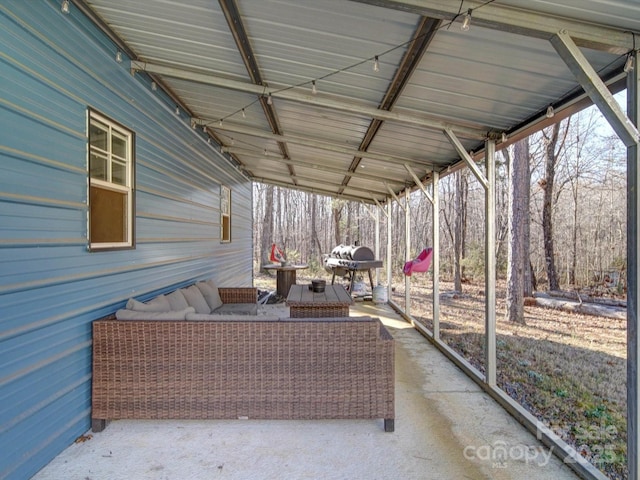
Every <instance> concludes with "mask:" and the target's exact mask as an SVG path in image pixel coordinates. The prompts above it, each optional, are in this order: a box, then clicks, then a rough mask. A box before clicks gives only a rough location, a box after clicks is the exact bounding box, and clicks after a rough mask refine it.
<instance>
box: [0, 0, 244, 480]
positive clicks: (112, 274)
mask: <svg viewBox="0 0 640 480" xmlns="http://www.w3.org/2000/svg"><path fill="white" fill-rule="evenodd" d="M0 44H1V45H2V48H0V82H1V85H2V89H1V92H2V93H1V94H0V122H1V128H0V366H1V369H0V451H2V455H1V456H0V478H2V479H4V478H7V479H18V478H20V479H23V478H28V477H30V476H31V475H33V474H34V473H35V472H36V471H38V470H39V469H40V468H41V467H42V466H43V465H45V464H46V463H47V462H49V461H50V460H51V458H53V457H54V456H55V455H56V454H57V453H59V452H60V451H61V450H62V449H64V448H65V447H66V446H68V445H69V444H70V443H71V442H73V440H74V439H75V438H76V437H78V436H79V435H81V434H82V433H84V432H85V431H86V430H87V429H88V428H89V426H90V408H91V400H90V393H91V322H92V321H93V320H95V319H96V318H100V317H102V316H105V315H107V314H110V313H113V312H114V311H115V310H116V309H117V308H120V307H122V305H123V304H124V302H125V301H126V300H127V299H128V298H129V297H136V298H141V299H146V298H149V297H151V296H153V295H156V294H157V293H160V292H166V291H170V290H173V289H174V288H177V287H179V286H182V285H185V284H188V283H191V282H192V281H194V280H195V279H199V278H207V277H213V278H215V279H216V280H217V281H218V282H219V283H220V284H221V285H251V284H252V265H251V259H252V255H251V249H252V226H251V222H252V215H251V202H252V196H251V195H252V188H251V184H250V182H249V181H247V179H246V178H245V177H243V176H241V175H240V174H239V173H238V172H237V171H236V169H235V168H233V166H232V165H230V164H229V163H228V162H226V160H224V159H223V158H222V157H221V156H220V154H219V153H217V152H216V151H215V149H214V148H213V147H214V146H213V145H209V144H207V142H206V141H205V140H204V138H203V137H202V132H196V131H194V130H192V129H191V128H190V126H189V123H188V119H186V118H184V117H182V118H181V117H178V116H176V115H175V113H174V111H173V110H174V109H175V106H174V105H172V104H171V103H170V102H169V101H168V100H167V98H166V97H165V96H163V94H162V92H160V91H158V92H155V91H152V90H151V88H149V87H150V82H149V80H148V79H147V78H144V77H142V76H140V75H139V74H136V75H135V76H134V75H131V74H130V72H129V71H128V70H127V66H126V64H127V62H126V58H125V62H123V63H122V64H118V63H116V62H115V53H116V48H115V47H114V46H113V45H111V43H110V42H109V40H108V39H106V38H104V37H103V36H102V35H101V33H100V32H99V31H98V30H97V29H95V28H94V26H93V25H91V24H90V22H88V20H87V19H86V18H84V17H83V16H82V15H81V14H80V13H79V12H78V11H77V9H74V8H72V13H71V15H64V14H62V13H61V12H60V7H59V2H58V1H45V0H40V1H35V0H32V1H29V2H25V1H24V0H4V1H3V2H1V3H0ZM89 106H91V107H93V108H96V109H97V110H98V111H100V112H102V113H104V114H105V115H108V116H109V117H111V118H113V119H114V120H116V121H118V122H120V123H122V124H123V125H125V126H126V127H128V128H130V129H132V130H133V131H134V132H135V134H136V206H137V208H136V230H135V233H136V248H135V249H134V250H121V251H113V252H94V253H90V252H89V251H88V249H87V173H86V171H87V167H86V163H87V153H86V152H87V145H86V121H87V120H86V119H87V108H88V107H89ZM220 184H224V185H227V186H229V187H230V188H231V190H232V242H231V243H228V244H222V243H220V212H219V192H220Z"/></svg>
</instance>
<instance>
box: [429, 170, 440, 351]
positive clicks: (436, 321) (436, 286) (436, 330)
mask: <svg viewBox="0 0 640 480" xmlns="http://www.w3.org/2000/svg"><path fill="white" fill-rule="evenodd" d="M439 182H440V173H438V172H435V171H434V172H433V191H432V192H431V196H432V198H433V227H432V228H433V260H432V263H431V265H432V267H431V268H432V269H433V338H435V339H436V340H438V339H440V192H439V187H438V184H439Z"/></svg>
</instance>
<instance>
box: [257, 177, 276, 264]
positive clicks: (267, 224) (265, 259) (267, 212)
mask: <svg viewBox="0 0 640 480" xmlns="http://www.w3.org/2000/svg"><path fill="white" fill-rule="evenodd" d="M272 243H273V186H272V185H267V186H265V195H264V219H263V221H262V237H261V241H260V252H261V253H260V271H261V272H263V273H265V272H268V270H265V269H264V268H263V267H264V266H265V265H268V264H269V263H271V261H270V260H269V254H270V253H271V250H270V248H271V244H272Z"/></svg>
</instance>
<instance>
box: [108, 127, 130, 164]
mask: <svg viewBox="0 0 640 480" xmlns="http://www.w3.org/2000/svg"><path fill="white" fill-rule="evenodd" d="M111 153H112V154H113V155H116V156H118V157H120V158H122V159H123V160H126V158H127V140H126V138H124V137H123V136H121V135H118V134H117V133H116V132H113V137H112V138H111Z"/></svg>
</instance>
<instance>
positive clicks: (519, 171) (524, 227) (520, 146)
mask: <svg viewBox="0 0 640 480" xmlns="http://www.w3.org/2000/svg"><path fill="white" fill-rule="evenodd" d="M505 156H507V157H508V155H506V154H505ZM529 182H530V170H529V141H528V139H526V138H525V139H523V140H521V141H519V142H517V143H516V144H514V146H513V157H512V158H511V165H510V168H509V222H508V223H509V234H508V238H509V248H508V262H507V263H508V265H507V298H506V301H507V318H508V320H509V321H510V322H515V323H520V324H524V323H525V320H524V295H525V278H526V277H527V276H528V275H529V276H530V273H531V272H530V271H529V270H530V267H529V254H528V250H529V247H528V246H529V238H528V235H529ZM526 283H528V284H529V288H530V285H531V281H530V277H529V280H528V281H527V282H526Z"/></svg>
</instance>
